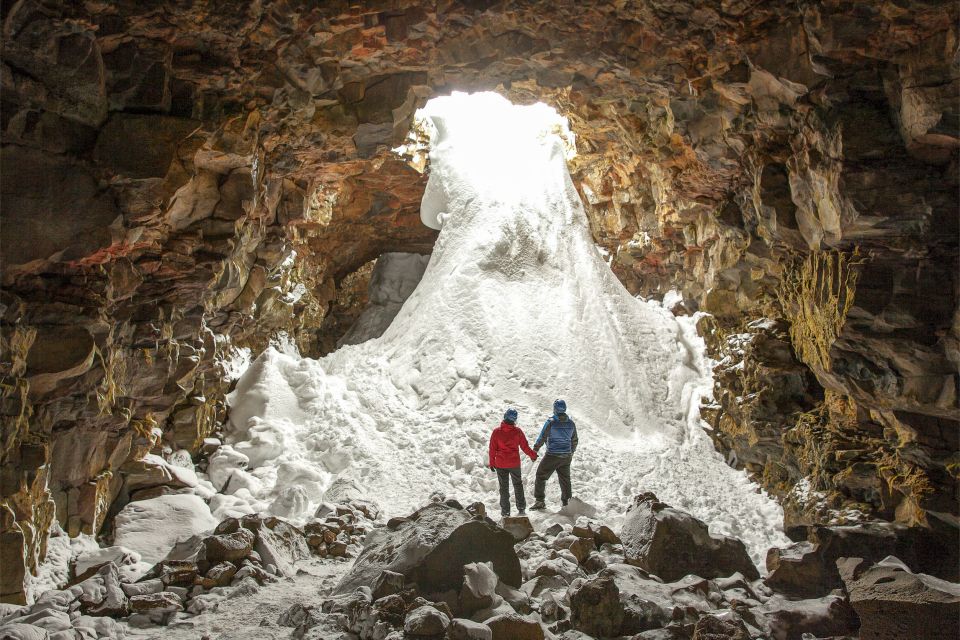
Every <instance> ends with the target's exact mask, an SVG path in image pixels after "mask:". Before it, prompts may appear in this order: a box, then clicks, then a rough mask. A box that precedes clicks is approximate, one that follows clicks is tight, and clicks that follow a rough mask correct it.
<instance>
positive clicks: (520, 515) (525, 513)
mask: <svg viewBox="0 0 960 640" xmlns="http://www.w3.org/2000/svg"><path fill="white" fill-rule="evenodd" d="M525 515H527V512H526V511H525V510H524V509H520V511H517V517H518V518H519V517H522V516H525Z"/></svg>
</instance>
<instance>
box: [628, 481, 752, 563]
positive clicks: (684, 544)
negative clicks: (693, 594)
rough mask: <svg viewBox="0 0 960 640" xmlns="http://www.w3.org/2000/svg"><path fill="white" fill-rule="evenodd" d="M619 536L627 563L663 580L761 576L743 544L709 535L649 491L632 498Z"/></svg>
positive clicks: (701, 526)
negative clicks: (693, 576) (691, 575)
mask: <svg viewBox="0 0 960 640" xmlns="http://www.w3.org/2000/svg"><path fill="white" fill-rule="evenodd" d="M620 538H621V540H623V554H624V556H625V557H626V559H627V562H628V563H629V564H632V565H635V566H637V567H640V568H641V569H643V570H644V571H649V572H650V573H652V574H654V575H656V576H657V577H659V578H662V579H663V580H665V581H668V582H669V581H673V580H678V579H679V578H682V577H683V576H685V575H688V574H693V575H695V576H699V577H701V578H718V577H725V576H729V575H731V574H733V573H736V572H740V573H742V574H743V575H744V576H746V577H747V578H749V579H751V580H755V579H757V578H759V577H760V573H759V572H758V571H757V568H756V567H755V566H754V565H753V562H752V561H751V560H750V556H749V555H748V554H747V549H746V547H745V546H744V544H743V542H741V541H740V540H737V539H736V538H730V537H727V536H713V535H710V533H709V531H708V530H707V525H706V524H704V523H703V522H701V521H700V520H697V519H696V518H694V517H693V516H691V515H690V514H689V513H686V512H684V511H680V510H679V509H674V508H673V507H671V506H669V505H667V504H665V503H663V502H660V501H659V500H657V497H656V496H655V495H653V494H652V493H643V494H641V495H639V496H636V497H635V498H634V499H633V504H632V505H630V507H628V508H627V513H626V515H625V516H624V519H623V527H622V529H621V531H620Z"/></svg>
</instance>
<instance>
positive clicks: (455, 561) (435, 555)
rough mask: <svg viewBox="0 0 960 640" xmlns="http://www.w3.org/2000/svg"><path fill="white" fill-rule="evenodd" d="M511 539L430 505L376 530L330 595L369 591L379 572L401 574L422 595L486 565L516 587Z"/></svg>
mask: <svg viewBox="0 0 960 640" xmlns="http://www.w3.org/2000/svg"><path fill="white" fill-rule="evenodd" d="M513 542H514V540H513V536H511V535H510V534H509V533H508V532H507V531H505V530H504V529H501V528H500V527H498V526H497V525H496V524H494V523H493V522H492V521H490V520H487V519H476V518H474V517H473V516H472V515H471V514H470V513H469V512H467V511H466V510H464V509H458V508H456V507H451V506H448V505H446V504H444V503H440V502H435V503H431V504H429V505H427V506H425V507H423V508H421V509H419V510H418V511H416V512H415V513H413V514H412V515H411V516H410V518H409V519H408V520H407V521H406V522H402V523H400V524H399V525H398V526H397V527H396V529H394V530H390V529H386V528H385V529H376V530H374V531H373V532H371V533H370V534H369V535H368V536H367V542H366V546H365V547H364V549H363V551H362V552H361V553H360V556H359V557H358V558H357V560H356V562H355V563H354V566H353V568H352V569H351V571H350V573H348V574H347V575H346V576H344V578H343V579H342V580H341V581H340V584H339V585H337V588H336V590H335V593H338V594H343V593H350V592H351V591H353V590H354V589H356V588H357V587H360V586H367V587H370V586H371V585H373V584H374V582H375V580H376V579H377V577H378V576H379V575H380V572H381V571H383V570H384V569H386V570H389V571H393V572H396V573H400V574H403V575H404V576H405V577H406V578H407V579H408V580H410V581H412V582H415V583H416V584H417V586H418V587H419V588H420V590H421V591H422V592H424V593H440V592H443V591H448V590H456V589H459V588H460V585H461V583H462V582H463V577H464V566H465V565H468V564H470V563H472V562H491V563H492V567H493V570H494V572H495V573H496V574H497V576H498V577H499V579H500V580H502V581H503V582H505V583H507V584H509V585H512V586H520V582H521V573H520V560H519V559H518V558H517V554H516V552H515V551H514V549H513Z"/></svg>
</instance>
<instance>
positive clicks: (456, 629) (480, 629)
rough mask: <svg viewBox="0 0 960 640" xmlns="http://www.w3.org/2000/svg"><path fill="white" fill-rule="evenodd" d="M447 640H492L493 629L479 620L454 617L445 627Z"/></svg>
mask: <svg viewBox="0 0 960 640" xmlns="http://www.w3.org/2000/svg"><path fill="white" fill-rule="evenodd" d="M447 640H493V630H491V629H490V627H488V626H487V625H485V624H482V623H480V622H474V621H473V620H466V619H464V618H454V619H453V620H451V621H450V626H449V627H447Z"/></svg>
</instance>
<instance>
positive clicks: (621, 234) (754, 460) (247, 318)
mask: <svg viewBox="0 0 960 640" xmlns="http://www.w3.org/2000/svg"><path fill="white" fill-rule="evenodd" d="M957 18H958V9H957V7H956V6H955V5H953V4H951V3H928V2H922V1H921V0H911V1H909V2H906V3H904V2H892V1H884V2H878V3H870V4H864V3H847V2H841V1H840V0H826V1H823V2H817V3H804V4H802V5H799V6H798V5H795V4H788V3H746V2H739V1H737V0H722V1H706V0H692V1H690V2H679V1H673V0H638V1H637V2H630V3H610V4H600V3H580V2H575V1H573V0H563V1H561V2H555V1H550V2H547V1H539V2H538V1H533V0H523V1H521V2H511V3H503V4H501V3H495V2H487V1H485V0H479V1H471V2H465V3H454V2H448V1H445V2H440V3H423V2H421V1H419V0H406V1H405V0H391V1H389V2H373V1H372V0H371V1H369V2H360V3H356V2H355V3H347V2H337V1H333V2H324V3H311V2H296V1H293V0H290V1H278V2H267V3H239V2H216V3H213V2H206V1H203V0H195V1H192V2H191V1H186V2H178V3H164V4H154V3H137V2H126V1H124V2H115V3H105V2H97V1H90V2H86V3H82V4H81V3H65V2H55V1H53V0H48V1H41V0H19V1H17V2H14V3H9V4H6V5H4V7H3V10H2V21H3V25H2V28H3V36H4V37H3V53H2V57H3V60H2V67H0V74H2V75H0V89H2V98H0V99H2V104H0V115H2V121H0V128H2V144H3V147H2V158H0V159H2V167H0V169H2V236H0V242H2V246H0V254H2V286H3V291H2V301H0V304H2V307H0V322H2V326H0V329H2V331H0V334H2V342H0V349H2V358H0V359H2V365H0V366H2V370H0V373H2V375H3V386H2V392H0V406H2V415H3V424H2V432H0V442H2V452H0V464H2V472H0V473H2V482H0V559H2V560H3V565H4V567H5V569H4V575H3V580H2V584H0V599H4V600H18V599H21V598H22V593H21V585H22V580H23V574H22V573H21V572H18V571H14V570H11V569H8V567H15V566H17V567H22V568H23V571H30V570H32V569H33V568H34V567H35V566H36V562H37V561H38V560H39V559H40V558H41V557H42V556H43V553H44V544H45V539H46V538H45V531H46V529H47V528H48V526H49V524H50V523H51V522H52V521H53V520H56V521H58V522H59V523H60V525H61V526H63V527H64V528H66V529H67V530H68V531H69V532H70V533H72V534H76V533H79V532H88V533H94V532H97V531H98V530H99V529H100V528H101V527H102V526H103V525H104V521H105V519H106V516H107V515H108V513H109V510H110V505H111V504H112V503H113V502H114V500H115V498H116V496H118V495H120V494H121V489H122V485H123V481H124V480H123V479H124V465H125V464H128V463H129V462H130V461H132V460H134V459H136V458H137V457H139V456H141V455H142V454H143V453H145V452H147V451H149V450H162V449H164V448H169V449H188V450H191V451H193V450H196V448H197V446H198V444H199V442H200V441H201V440H202V438H203V437H204V436H205V435H207V434H209V433H210V432H212V430H214V429H215V428H216V425H217V423H218V421H220V420H221V419H222V416H223V411H224V403H223V396H224V393H225V391H226V390H227V384H228V383H227V382H226V381H225V380H224V378H223V376H222V375H221V368H222V366H221V364H220V361H221V360H222V359H223V358H224V357H225V356H226V355H228V354H229V353H230V351H231V349H233V348H235V347H240V346H249V347H252V348H254V349H256V348H261V347H262V346H263V345H264V344H266V342H267V341H268V340H269V338H270V336H271V335H272V334H273V333H274V332H276V331H286V332H288V333H289V334H290V335H292V336H293V337H294V338H295V340H296V341H297V342H298V344H299V345H300V347H301V349H302V350H304V351H305V352H306V353H320V352H322V351H325V350H327V349H329V348H332V345H334V344H335V343H336V340H337V338H338V337H339V335H341V334H342V332H344V331H346V329H347V328H348V326H347V325H348V319H349V318H350V317H353V314H355V313H356V307H357V303H356V301H357V299H358V298H357V295H356V290H358V287H359V284H358V283H361V282H362V281H363V279H364V271H363V269H362V267H363V266H364V265H366V264H368V263H369V262H370V261H371V260H372V259H374V258H376V257H377V256H378V255H380V254H381V253H383V252H387V251H407V252H427V251H429V249H430V246H431V245H432V242H433V239H434V237H435V236H434V234H433V232H431V231H430V230H428V229H426V228H424V227H423V226H422V225H421V224H420V222H419V215H418V208H419V200H420V196H421V195H422V191H423V187H424V184H425V180H424V177H423V176H422V175H421V174H420V173H418V172H417V171H416V170H415V169H413V168H412V167H411V166H410V165H409V164H407V163H406V162H403V161H402V160H401V159H399V158H397V157H396V156H394V155H392V154H391V153H390V151H389V148H390V147H392V146H395V145H397V144H399V143H400V142H402V141H403V139H404V137H405V136H406V134H407V132H408V131H409V129H410V124H411V119H412V116H413V112H414V110H415V109H416V107H417V106H419V105H420V104H422V103H423V102H424V101H425V100H426V99H427V98H428V97H429V96H431V95H436V94H442V93H444V92H449V91H450V90H453V89H461V90H475V89H497V90H500V91H502V92H504V93H506V94H507V95H508V96H509V97H510V98H511V99H514V100H517V101H533V100H544V101H547V102H549V103H550V104H553V105H554V106H556V107H557V108H558V109H559V110H561V111H562V112H563V113H564V114H565V115H567V116H568V117H569V118H570V120H571V124H572V127H573V129H574V131H575V133H576V134H577V136H578V151H579V156H578V157H577V158H576V159H575V160H574V161H573V164H572V167H571V168H572V170H573V172H574V178H575V182H576V183H577V184H578V188H579V189H580V190H581V193H582V195H583V198H584V201H585V202H586V203H587V207H588V212H589V216H590V219H591V224H592V229H593V232H594V236H595V238H596V240H597V242H598V244H599V245H601V246H603V247H604V248H606V249H607V250H608V251H610V254H611V257H612V261H611V266H612V268H613V269H614V271H615V272H616V273H617V275H618V276H619V277H620V278H621V280H622V281H623V282H624V284H625V285H626V286H627V287H628V288H629V289H630V290H631V291H634V292H636V293H642V294H646V295H654V294H658V293H663V292H665V291H666V290H668V289H669V288H678V289H680V290H681V291H682V292H683V294H684V298H685V300H686V303H685V304H686V306H687V307H688V308H690V309H696V308H699V309H702V310H704V311H708V312H710V313H711V314H712V318H711V319H709V320H707V321H704V325H703V331H704V333H705V335H706V336H707V338H708V344H709V345H710V348H711V351H712V353H713V354H714V357H716V358H717V360H718V361H719V365H718V369H717V373H718V375H717V389H716V402H715V403H714V404H713V405H712V406H710V407H707V408H706V411H705V415H707V416H708V417H709V419H710V420H711V422H712V425H713V427H714V432H713V433H714V436H715V439H716V441H717V444H718V446H719V447H721V449H723V450H725V451H728V452H729V454H730V459H731V462H733V463H736V464H741V465H744V466H746V467H747V469H748V470H750V471H751V472H752V473H754V474H755V475H756V477H757V478H758V480H760V481H761V482H762V483H763V484H764V486H766V487H768V488H769V489H771V490H773V491H775V492H776V493H777V494H778V495H780V496H782V497H783V498H784V499H785V501H786V504H788V505H793V506H791V507H790V508H789V509H788V511H789V513H790V514H791V515H789V516H788V518H789V519H790V520H791V522H792V523H795V524H805V523H812V522H833V521H838V520H843V519H848V518H857V517H874V516H880V517H884V518H891V519H892V518H895V519H898V520H901V521H904V522H909V523H917V524H924V525H927V526H931V523H930V519H931V514H933V515H935V516H937V518H936V519H937V520H938V521H939V520H945V521H948V522H952V523H953V524H954V525H955V524H956V518H957V500H956V498H957V496H956V486H957V485H956V481H957V473H958V468H960V467H958V464H957V450H958V446H957V445H958V442H957V434H958V429H957V427H958V417H960V412H958V404H957V403H958V400H957V395H958V392H957V388H958V379H957V369H958V365H960V348H958V339H960V320H958V319H960V313H958V311H957V300H958V295H957V293H958V292H957V287H958V285H957V272H958V269H957V267H958V249H957V245H958V242H957V237H958V224H957V222H958V216H957V212H958V198H957V193H958V152H957V149H958V147H960V104H958V103H960V100H958V96H960V91H958V76H960V74H958V70H957V66H958V62H957V60H958V55H957V28H956V24H957ZM351 274H357V275H353V276H351ZM359 291H360V292H361V293H360V295H361V297H362V287H360V288H359ZM115 506H116V505H115ZM859 514H862V516H861V515H859Z"/></svg>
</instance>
